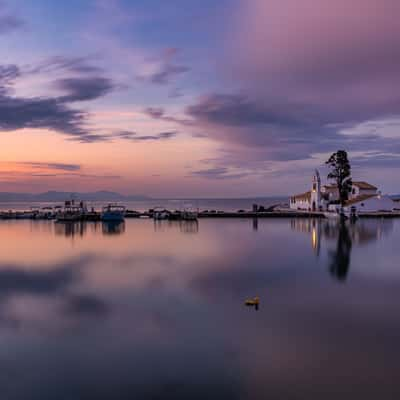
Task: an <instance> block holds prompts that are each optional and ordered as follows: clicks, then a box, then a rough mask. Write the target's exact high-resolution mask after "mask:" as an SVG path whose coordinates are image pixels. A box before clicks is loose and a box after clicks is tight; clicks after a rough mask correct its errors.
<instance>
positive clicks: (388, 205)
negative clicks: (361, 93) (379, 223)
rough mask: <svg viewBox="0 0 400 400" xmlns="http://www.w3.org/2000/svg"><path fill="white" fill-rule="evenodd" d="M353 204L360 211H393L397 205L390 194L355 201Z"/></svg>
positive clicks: (348, 207)
mask: <svg viewBox="0 0 400 400" xmlns="http://www.w3.org/2000/svg"><path fill="white" fill-rule="evenodd" d="M352 206H354V207H356V209H357V211H358V212H372V211H392V210H393V208H394V207H395V203H394V201H393V200H392V199H391V198H390V197H388V196H376V197H371V198H370V199H367V200H364V201H361V202H359V203H354V204H352ZM350 207H351V206H347V207H344V209H345V210H350Z"/></svg>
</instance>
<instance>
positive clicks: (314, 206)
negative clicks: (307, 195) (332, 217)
mask: <svg viewBox="0 0 400 400" xmlns="http://www.w3.org/2000/svg"><path fill="white" fill-rule="evenodd" d="M320 206H321V178H320V176H319V172H318V170H317V169H316V170H315V174H314V176H313V180H312V188H311V210H312V211H319V208H320Z"/></svg>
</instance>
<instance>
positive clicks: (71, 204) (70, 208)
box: [56, 200, 87, 222]
mask: <svg viewBox="0 0 400 400" xmlns="http://www.w3.org/2000/svg"><path fill="white" fill-rule="evenodd" d="M86 211H87V209H86V206H85V204H84V203H83V202H82V201H81V202H80V203H79V204H78V205H76V204H75V201H74V200H67V201H66V202H65V203H64V208H63V209H62V210H61V211H60V212H58V213H57V216H56V220H57V222H73V221H80V220H81V219H82V218H83V215H84V214H85V212H86Z"/></svg>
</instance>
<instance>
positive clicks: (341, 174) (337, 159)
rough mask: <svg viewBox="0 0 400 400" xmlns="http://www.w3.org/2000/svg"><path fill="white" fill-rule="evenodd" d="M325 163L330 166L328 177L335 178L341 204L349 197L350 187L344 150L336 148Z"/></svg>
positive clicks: (349, 175)
mask: <svg viewBox="0 0 400 400" xmlns="http://www.w3.org/2000/svg"><path fill="white" fill-rule="evenodd" d="M326 164H327V165H329V166H330V168H331V172H329V174H328V179H333V180H335V182H336V184H337V188H338V191H339V200H340V204H341V205H342V206H343V205H344V204H345V202H346V200H347V199H348V198H349V193H350V191H351V187H352V180H351V166H350V162H349V159H348V157H347V152H346V151H345V150H338V151H336V152H335V153H333V154H332V155H331V156H330V157H329V160H328V161H326Z"/></svg>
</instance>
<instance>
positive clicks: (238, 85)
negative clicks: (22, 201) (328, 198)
mask: <svg viewBox="0 0 400 400" xmlns="http://www.w3.org/2000/svg"><path fill="white" fill-rule="evenodd" d="M399 20H400V2H399V1H398V0H351V1H348V0H336V1H331V0H251V1H248V0H219V1H215V0H202V1H201V2H199V1H195V0H169V1H165V0H134V1H131V0H69V1H68V2H55V1H52V0H12V1H11V0H0V55H1V58H0V60H1V61H0V191H3V192H4V191H12V192H33V193H36V192H42V191H47V190H64V191H74V192H77V191H94V190H114V191H118V192H120V193H123V194H137V195H139V194H144V195H149V196H153V197H252V196H273V195H288V194H293V193H297V192H302V191H305V190H307V189H308V188H309V186H310V181H311V177H312V175H313V172H314V169H315V168H318V169H320V172H321V175H322V176H323V177H325V176H326V173H327V170H326V167H325V166H324V162H325V161H326V160H327V159H328V158H329V155H330V154H331V153H332V152H334V151H336V150H338V149H344V150H347V151H348V153H349V158H350V161H351V165H352V175H353V179H354V180H366V181H368V182H370V183H372V184H375V185H376V186H378V187H379V188H380V189H381V190H382V192H383V193H400V174H398V173H397V171H398V169H399V167H400V141H399V136H400V130H399V128H400V91H399V87H400V86H399V84H400V73H399V70H400V24H399V23H398V21H399Z"/></svg>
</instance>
